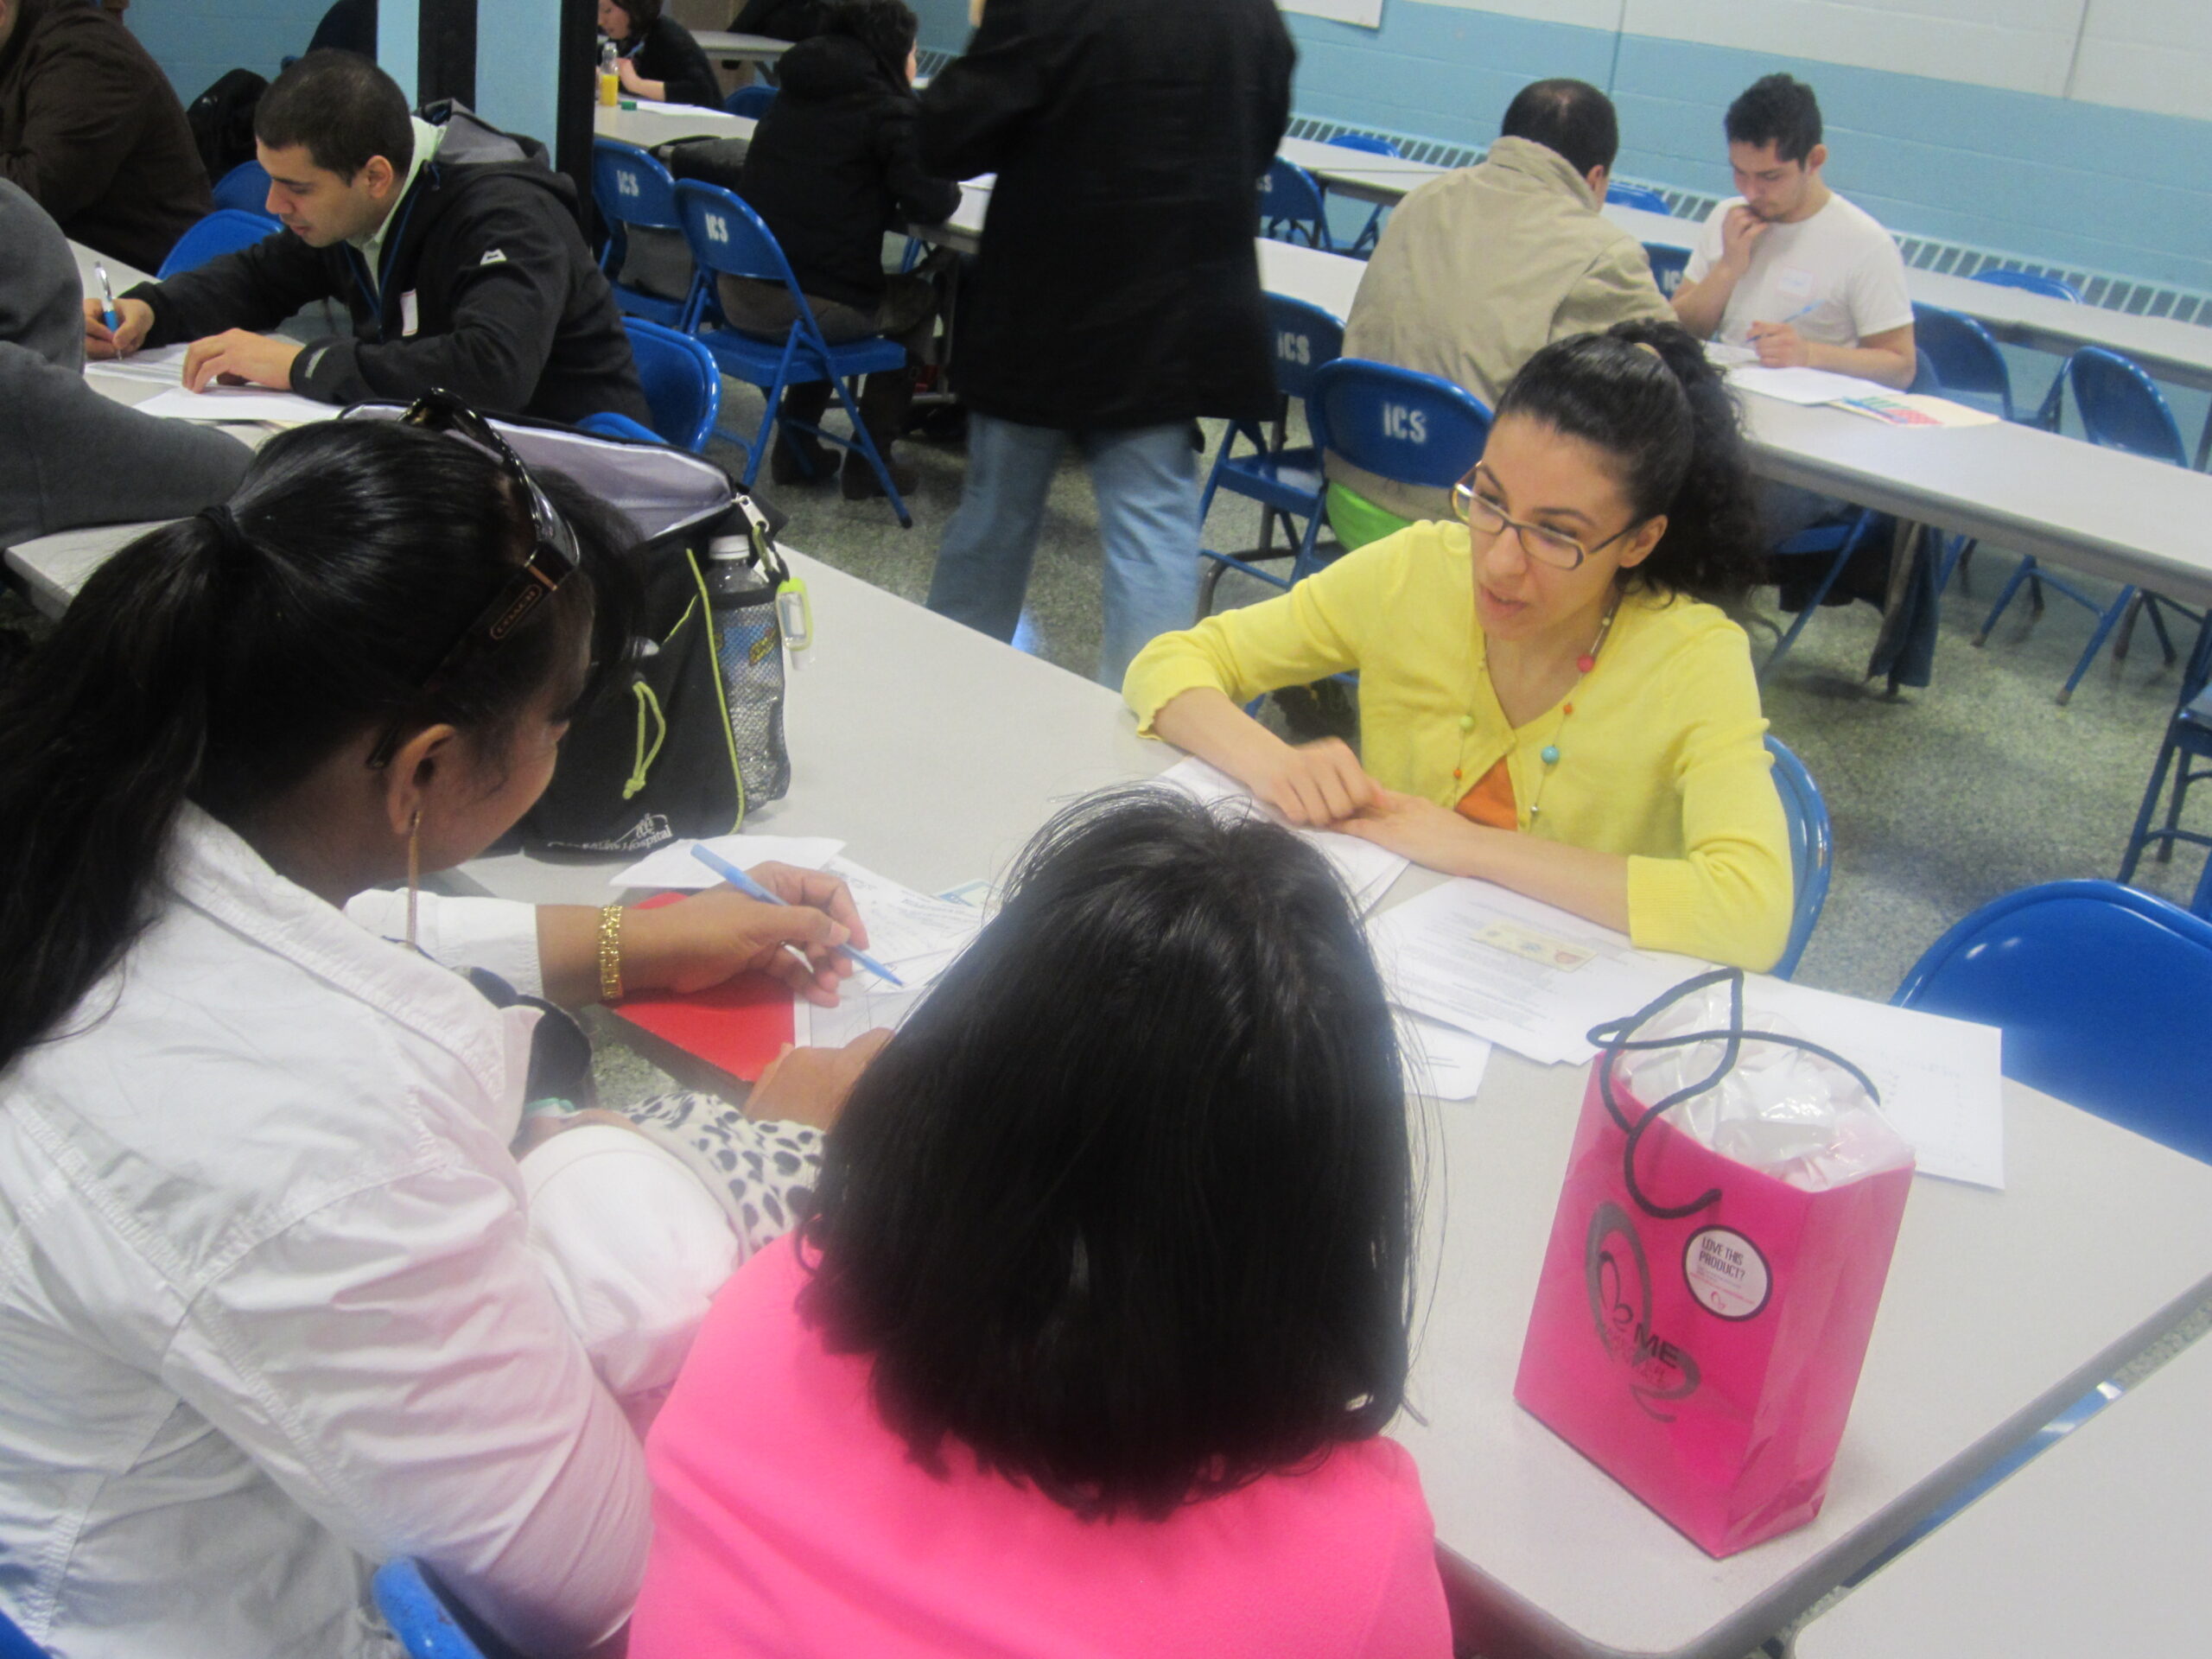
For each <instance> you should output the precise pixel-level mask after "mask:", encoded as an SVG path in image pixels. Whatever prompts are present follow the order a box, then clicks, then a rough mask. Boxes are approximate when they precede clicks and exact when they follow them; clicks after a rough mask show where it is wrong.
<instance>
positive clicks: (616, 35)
mask: <svg viewBox="0 0 2212 1659" xmlns="http://www.w3.org/2000/svg"><path fill="white" fill-rule="evenodd" d="M599 32H600V33H601V34H602V35H606V36H607V39H608V40H610V41H613V42H614V52H615V57H614V73H615V74H616V75H617V76H618V77H620V79H621V82H622V90H623V91H624V92H627V93H629V94H630V96H631V97H632V98H649V99H652V100H653V101H654V102H655V103H657V104H696V105H699V106H700V107H701V108H702V109H709V110H719V109H720V108H721V106H722V89H721V82H720V81H718V80H716V79H715V66H714V65H713V64H711V63H709V61H708V60H707V53H706V48H704V47H702V46H701V45H700V44H699V42H698V41H696V40H694V39H692V38H691V31H690V29H686V28H684V27H683V24H681V23H679V22H677V21H676V19H675V18H673V17H668V16H663V15H662V13H661V9H660V0H599Z"/></svg>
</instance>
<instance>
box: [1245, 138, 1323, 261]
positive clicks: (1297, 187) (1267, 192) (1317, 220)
mask: <svg viewBox="0 0 2212 1659" xmlns="http://www.w3.org/2000/svg"><path fill="white" fill-rule="evenodd" d="M1260 234H1261V235H1262V236H1264V237H1267V238H1269V239H1270V240H1271V241H1275V242H1300V241H1302V242H1304V243H1305V244H1306V246H1307V247H1309V248H1319V249H1321V250H1322V251H1324V252H1328V253H1334V252H1335V251H1336V248H1337V245H1336V244H1335V243H1334V242H1332V241H1331V240H1330V239H1329V208H1328V203H1327V202H1326V201H1325V200H1324V199H1323V197H1322V194H1321V186H1320V183H1319V181H1318V180H1316V179H1315V178H1314V176H1313V175H1312V174H1311V173H1308V172H1307V171H1306V169H1305V168H1302V167H1300V166H1299V165H1298V163H1297V162H1287V161H1285V160H1283V158H1282V157H1281V156H1276V157H1275V158H1274V161H1272V162H1269V163H1268V170H1267V172H1266V173H1264V174H1262V175H1261V178H1260Z"/></svg>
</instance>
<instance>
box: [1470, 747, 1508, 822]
mask: <svg viewBox="0 0 2212 1659" xmlns="http://www.w3.org/2000/svg"><path fill="white" fill-rule="evenodd" d="M1511 758H1512V757H1511V753H1510V751H1509V752H1508V753H1505V754H1501V755H1500V756H1498V757H1497V764H1496V765H1495V766H1491V769H1490V770H1489V771H1488V772H1484V774H1483V775H1482V777H1481V778H1480V779H1478V780H1477V781H1476V784H1475V786H1474V787H1473V788H1472V789H1471V790H1469V791H1467V792H1466V793H1465V795H1462V796H1461V797H1460V798H1459V808H1458V810H1459V816H1460V817H1463V818H1469V819H1471V820H1472V821H1473V822H1475V823H1484V824H1488V825H1489V826H1490V827H1491V829H1519V828H1520V827H1521V816H1520V808H1519V806H1518V805H1517V804H1516V803H1515V801H1514V799H1513V774H1512V772H1510V771H1509V770H1507V768H1506V764H1505V763H1506V761H1507V760H1510V759H1511Z"/></svg>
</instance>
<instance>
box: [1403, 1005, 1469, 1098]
mask: <svg viewBox="0 0 2212 1659" xmlns="http://www.w3.org/2000/svg"><path fill="white" fill-rule="evenodd" d="M1398 1064H1399V1069H1400V1071H1402V1073H1403V1074H1404V1077H1405V1083H1406V1092H1407V1093H1408V1094H1409V1095H1427V1096H1428V1097H1429V1098H1430V1099H1432V1100H1472V1099H1473V1098H1474V1097H1475V1096H1477V1095H1478V1094H1480V1093H1481V1092H1482V1086H1483V1073H1484V1071H1485V1070H1487V1069H1488V1067H1489V1065H1490V1044H1489V1043H1488V1042H1486V1041H1485V1040H1484V1039H1482V1038H1480V1037H1477V1036H1475V1035H1473V1034H1472V1033H1468V1032H1464V1031H1461V1030H1460V1029H1459V1027H1456V1026H1447V1025H1446V1024H1445V1023H1444V1022H1443V1021H1442V1020H1431V1019H1428V1018H1427V1016H1425V1015H1422V1014H1408V1013H1406V1012H1405V1011H1404V1010H1402V1009H1401V1010H1400V1011H1399V1015H1398Z"/></svg>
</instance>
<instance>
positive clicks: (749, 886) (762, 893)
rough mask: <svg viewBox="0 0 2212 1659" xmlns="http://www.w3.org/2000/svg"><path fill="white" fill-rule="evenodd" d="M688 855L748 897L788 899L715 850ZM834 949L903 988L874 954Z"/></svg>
mask: <svg viewBox="0 0 2212 1659" xmlns="http://www.w3.org/2000/svg"><path fill="white" fill-rule="evenodd" d="M691 856H692V857H694V858H696V859H697V860H698V861H700V862H701V863H702V864H703V865H705V866H706V867H707V868H709V869H710V870H712V871H713V872H714V873H715V874H716V875H719V876H720V877H721V879H722V880H725V881H727V882H728V883H729V884H730V886H732V887H735V888H736V889H737V890H738V891H739V892H740V893H743V894H744V895H745V896H746V897H747V898H748V899H759V900H760V902H761V903H762V904H764V905H787V904H789V902H790V901H789V900H788V899H779V898H777V897H776V895H775V894H774V893H771V892H769V891H768V889H767V888H766V887H762V886H761V885H760V883H759V882H758V881H755V880H753V878H752V877H751V876H749V875H747V874H746V873H745V872H744V871H743V870H741V869H739V868H737V866H736V865H734V864H733V863H731V862H730V861H728V859H726V858H724V857H722V856H721V855H720V854H718V853H710V852H709V851H708V850H707V849H705V848H704V847H700V846H696V845H695V846H694V847H693V848H692V849H691ZM836 950H837V952H838V954H839V955H841V956H845V957H851V958H852V959H853V960H854V961H855V962H856V963H859V964H860V965H861V967H863V968H865V969H868V972H870V973H871V974H880V975H881V976H883V977H884V978H886V979H887V980H889V981H890V982H892V983H893V985H896V986H898V987H899V988H900V989H901V990H904V989H905V988H906V981H905V980H903V979H901V978H899V976H898V975H896V974H894V973H893V972H892V971H891V970H890V969H888V968H887V967H885V966H884V965H883V964H882V963H880V962H878V961H877V960H876V959H875V958H874V957H868V956H863V955H861V952H859V951H857V950H854V949H853V947H852V946H851V945H849V944H841V945H838V946H837V947H836Z"/></svg>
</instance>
